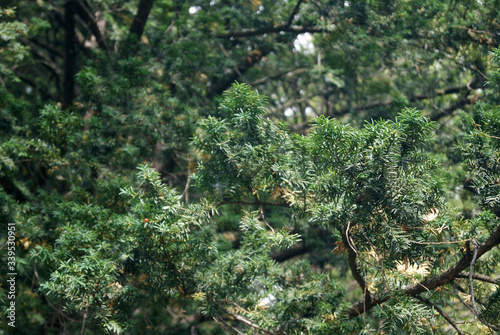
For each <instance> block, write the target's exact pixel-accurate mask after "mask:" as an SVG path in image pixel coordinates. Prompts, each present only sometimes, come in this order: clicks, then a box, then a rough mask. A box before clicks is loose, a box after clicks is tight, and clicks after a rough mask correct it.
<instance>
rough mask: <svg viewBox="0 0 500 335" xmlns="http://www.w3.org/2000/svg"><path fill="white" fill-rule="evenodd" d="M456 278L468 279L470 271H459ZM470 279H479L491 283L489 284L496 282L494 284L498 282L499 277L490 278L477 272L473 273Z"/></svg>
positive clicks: (499, 280)
mask: <svg viewBox="0 0 500 335" xmlns="http://www.w3.org/2000/svg"><path fill="white" fill-rule="evenodd" d="M456 278H465V279H468V278H470V273H469V272H463V273H459V274H458V275H456ZM472 279H476V280H480V281H484V282H486V283H491V284H496V285H498V284H500V278H491V277H488V276H485V275H481V274H478V273H473V274H472Z"/></svg>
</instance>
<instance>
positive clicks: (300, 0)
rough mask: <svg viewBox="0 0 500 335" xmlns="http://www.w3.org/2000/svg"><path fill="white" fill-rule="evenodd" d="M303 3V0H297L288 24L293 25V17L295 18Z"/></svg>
mask: <svg viewBox="0 0 500 335" xmlns="http://www.w3.org/2000/svg"><path fill="white" fill-rule="evenodd" d="M301 4H302V0H299V1H297V4H296V5H295V8H294V9H293V11H292V14H290V17H289V18H288V21H287V23H286V24H287V25H288V26H291V25H292V22H293V19H294V18H295V15H297V13H298V12H299V8H300V5H301Z"/></svg>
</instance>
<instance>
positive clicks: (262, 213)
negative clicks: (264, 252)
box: [260, 205, 274, 233]
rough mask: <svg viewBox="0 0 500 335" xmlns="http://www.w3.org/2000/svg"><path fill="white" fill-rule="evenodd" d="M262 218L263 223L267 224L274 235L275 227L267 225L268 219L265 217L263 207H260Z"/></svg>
mask: <svg viewBox="0 0 500 335" xmlns="http://www.w3.org/2000/svg"><path fill="white" fill-rule="evenodd" d="M260 218H261V219H262V221H263V222H264V223H265V224H266V226H267V227H268V228H269V229H271V231H272V232H273V233H274V229H273V227H271V225H270V224H269V223H267V221H266V218H265V217H264V210H263V209H262V205H260Z"/></svg>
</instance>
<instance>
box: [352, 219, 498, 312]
mask: <svg viewBox="0 0 500 335" xmlns="http://www.w3.org/2000/svg"><path fill="white" fill-rule="evenodd" d="M499 243H500V226H498V227H497V228H496V230H495V231H494V232H493V234H492V235H491V236H490V237H489V238H488V239H487V240H486V241H485V242H484V243H483V244H481V245H480V246H479V247H478V248H477V258H478V259H479V258H480V257H481V256H482V255H484V254H485V253H486V252H488V251H490V250H491V249H492V248H493V247H495V246H497V245H498V244H499ZM472 257H473V254H472V252H471V251H470V250H467V251H465V252H463V256H462V258H461V259H460V260H459V261H458V262H456V263H455V264H454V265H453V266H452V267H451V268H449V269H448V270H446V271H444V272H443V273H441V274H439V275H437V276H434V277H431V278H428V279H425V280H423V281H421V282H419V283H416V284H414V285H411V286H410V287H407V288H406V289H404V290H403V294H406V295H408V296H415V295H418V294H420V293H422V292H426V291H430V290H434V289H436V288H438V287H440V286H443V285H445V284H448V283H450V282H451V281H452V280H453V279H454V278H456V277H457V276H458V275H459V274H460V273H461V272H462V271H463V270H465V269H466V268H467V267H468V266H469V265H470V263H471V261H472ZM389 298H390V296H388V295H379V296H376V297H374V298H371V299H369V300H368V299H362V300H360V301H358V302H356V303H355V304H354V305H352V307H351V308H350V310H349V311H348V316H349V318H350V319H353V318H355V317H357V316H359V315H361V314H363V313H364V312H366V311H368V310H370V309H371V308H373V307H375V306H377V305H380V304H382V303H384V302H386V301H387V300H389Z"/></svg>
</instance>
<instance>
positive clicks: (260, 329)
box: [217, 304, 278, 335]
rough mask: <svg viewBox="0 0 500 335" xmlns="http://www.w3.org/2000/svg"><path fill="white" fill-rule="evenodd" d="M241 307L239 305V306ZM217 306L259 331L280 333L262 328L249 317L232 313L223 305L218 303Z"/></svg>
mask: <svg viewBox="0 0 500 335" xmlns="http://www.w3.org/2000/svg"><path fill="white" fill-rule="evenodd" d="M238 307H239V306H238ZM217 308H219V309H220V310H221V311H223V312H224V313H226V314H227V315H229V316H232V317H233V318H235V319H236V320H238V321H240V322H243V323H244V324H246V325H247V326H250V327H252V328H255V329H258V330H259V331H261V332H264V333H266V334H270V335H277V334H278V333H275V332H273V331H270V330H266V329H262V328H261V327H259V326H258V325H257V324H255V323H253V322H252V321H250V320H249V319H247V318H245V317H243V316H241V315H238V314H234V313H231V312H230V311H228V310H227V309H225V308H224V307H222V306H221V305H219V304H217ZM240 308H241V307H240Z"/></svg>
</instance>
